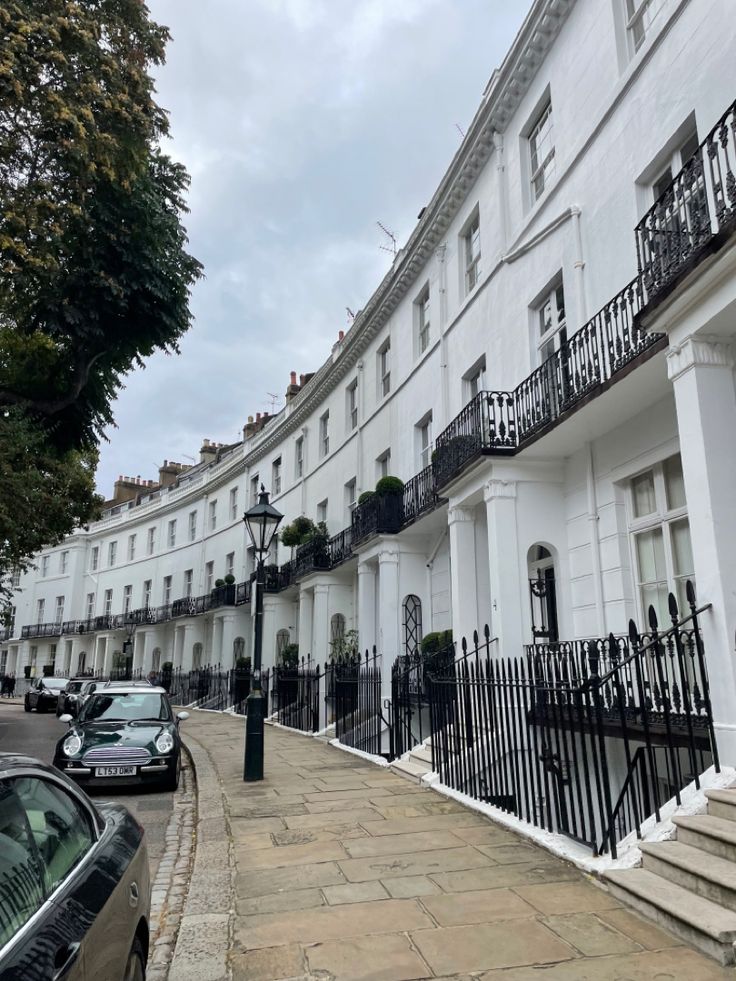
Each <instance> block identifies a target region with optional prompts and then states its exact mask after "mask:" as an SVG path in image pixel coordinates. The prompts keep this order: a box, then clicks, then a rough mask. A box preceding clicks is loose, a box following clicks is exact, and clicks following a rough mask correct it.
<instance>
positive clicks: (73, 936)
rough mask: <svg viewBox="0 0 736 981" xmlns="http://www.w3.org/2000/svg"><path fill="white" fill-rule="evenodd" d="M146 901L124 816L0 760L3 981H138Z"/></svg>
mask: <svg viewBox="0 0 736 981" xmlns="http://www.w3.org/2000/svg"><path fill="white" fill-rule="evenodd" d="M150 896H151V890H150V880H149V867H148V854H147V850H146V842H145V836H144V832H143V828H142V827H141V826H140V825H139V824H138V822H137V821H136V820H135V819H134V818H133V817H132V816H131V815H130V814H129V813H128V811H127V810H126V809H125V808H124V807H122V806H121V805H120V804H97V805H95V804H93V803H92V801H90V800H89V798H88V797H87V796H86V794H84V793H83V792H82V791H81V790H80V789H79V788H78V787H76V786H75V785H74V784H73V783H72V782H71V781H70V780H67V779H66V777H64V775H63V774H61V773H58V772H57V771H56V770H54V769H52V768H51V767H50V766H46V765H45V764H43V763H39V762H38V761H37V760H33V759H30V758H28V757H23V756H16V755H12V754H9V753H0V981H52V979H53V981H62V979H63V981H144V979H145V976H146V960H147V958H148V943H149V932H148V931H149V926H148V924H149V911H150Z"/></svg>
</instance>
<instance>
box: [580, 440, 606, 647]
mask: <svg viewBox="0 0 736 981" xmlns="http://www.w3.org/2000/svg"><path fill="white" fill-rule="evenodd" d="M585 446H586V449H587V451H588V460H587V474H586V476H587V484H588V522H589V523H590V552H591V557H592V560H593V589H594V591H595V612H596V619H597V620H598V627H599V631H600V633H599V635H600V636H601V637H605V636H607V634H608V628H607V627H606V607H605V604H604V602H603V573H602V572H601V540H600V536H599V534H598V501H597V500H596V493H595V465H594V460H593V444H592V443H590V442H588V443H586V444H585Z"/></svg>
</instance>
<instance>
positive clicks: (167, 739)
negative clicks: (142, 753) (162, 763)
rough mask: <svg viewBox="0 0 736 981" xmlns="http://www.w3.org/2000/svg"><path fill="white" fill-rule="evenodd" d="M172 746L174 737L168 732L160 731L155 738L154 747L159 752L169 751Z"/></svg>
mask: <svg viewBox="0 0 736 981" xmlns="http://www.w3.org/2000/svg"><path fill="white" fill-rule="evenodd" d="M173 748H174V737H173V736H172V735H171V733H170V732H162V733H161V735H160V736H159V737H158V738H157V739H156V749H157V750H158V751H159V753H170V752H171V750H172V749H173Z"/></svg>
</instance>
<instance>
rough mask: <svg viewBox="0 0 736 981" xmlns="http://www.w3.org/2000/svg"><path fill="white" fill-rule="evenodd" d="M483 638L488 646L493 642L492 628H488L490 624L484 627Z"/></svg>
mask: <svg viewBox="0 0 736 981" xmlns="http://www.w3.org/2000/svg"><path fill="white" fill-rule="evenodd" d="M483 636H484V637H485V639H486V644H488V643H489V642H490V640H491V628H490V627H489V626H488V624H486V625H485V627H483Z"/></svg>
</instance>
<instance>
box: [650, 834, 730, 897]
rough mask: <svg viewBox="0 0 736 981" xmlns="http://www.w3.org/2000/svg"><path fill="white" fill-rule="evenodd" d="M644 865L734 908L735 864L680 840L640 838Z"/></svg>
mask: <svg viewBox="0 0 736 981" xmlns="http://www.w3.org/2000/svg"><path fill="white" fill-rule="evenodd" d="M639 847H640V849H641V851H642V854H643V856H644V863H643V867H644V868H645V869H648V870H649V871H650V872H655V873H656V874H657V875H660V876H662V878H664V879H668V880H669V881H670V882H674V883H675V884H676V885H678V886H682V887H683V889H689V890H690V892H692V893H695V894H696V895H698V896H702V897H703V898H704V899H709V900H710V901H711V902H714V903H718V904H719V905H720V906H723V907H725V908H726V909H730V910H733V911H734V912H736V865H734V863H733V862H729V861H728V859H725V858H719V857H718V856H717V855H711V854H710V853H709V852H704V851H702V850H701V849H700V848H693V846H692V845H686V844H684V843H683V842H682V841H656V842H646V841H643V842H641V843H640V845H639Z"/></svg>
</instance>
